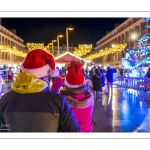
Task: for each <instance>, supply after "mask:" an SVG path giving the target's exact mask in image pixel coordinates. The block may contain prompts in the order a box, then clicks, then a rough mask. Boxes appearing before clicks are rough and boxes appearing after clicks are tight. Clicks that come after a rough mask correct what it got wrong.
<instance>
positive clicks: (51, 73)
mask: <svg viewBox="0 0 150 150" xmlns="http://www.w3.org/2000/svg"><path fill="white" fill-rule="evenodd" d="M49 75H50V76H51V77H57V76H59V70H58V69H54V70H50V73H49Z"/></svg>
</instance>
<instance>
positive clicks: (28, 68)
mask: <svg viewBox="0 0 150 150" xmlns="http://www.w3.org/2000/svg"><path fill="white" fill-rule="evenodd" d="M21 69H22V72H29V73H31V74H33V75H35V76H37V77H38V78H41V77H44V76H47V75H48V74H50V76H51V77H56V76H58V75H59V70H58V69H55V61H54V57H53V55H51V54H49V53H47V52H46V51H44V50H42V49H35V50H32V51H30V52H29V53H28V54H27V56H26V58H25V60H24V61H23V62H22V64H21Z"/></svg>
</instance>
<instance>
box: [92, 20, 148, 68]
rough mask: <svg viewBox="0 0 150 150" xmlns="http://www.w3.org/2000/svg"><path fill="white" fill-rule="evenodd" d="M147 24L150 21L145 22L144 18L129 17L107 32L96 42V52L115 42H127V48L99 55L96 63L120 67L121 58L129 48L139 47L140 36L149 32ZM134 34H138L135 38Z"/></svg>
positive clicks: (109, 46)
mask: <svg viewBox="0 0 150 150" xmlns="http://www.w3.org/2000/svg"><path fill="white" fill-rule="evenodd" d="M146 25H148V22H145V21H144V19H143V18H128V19H127V20H126V21H124V22H123V23H121V24H120V25H118V26H115V29H114V30H112V31H111V32H109V33H107V34H106V35H105V36H104V37H103V38H101V39H100V40H99V41H98V42H97V43H96V47H95V52H98V51H100V50H103V49H105V48H106V47H107V48H111V47H112V45H113V44H124V43H127V46H126V48H125V50H123V51H118V52H115V53H114V54H108V55H105V56H103V57H99V58H97V59H95V60H94V64H95V65H99V64H101V65H105V66H108V65H110V66H116V67H120V66H121V65H122V64H121V59H122V58H123V57H125V55H126V52H127V49H128V48H131V49H136V48H138V47H137V40H138V38H139V37H141V36H143V35H146V34H147V33H148V32H149V29H146V28H145V26H146ZM133 35H136V37H134V39H133V37H132V36H133ZM147 42H148V41H147ZM145 43H146V42H145Z"/></svg>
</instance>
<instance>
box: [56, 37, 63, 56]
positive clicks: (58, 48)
mask: <svg viewBox="0 0 150 150" xmlns="http://www.w3.org/2000/svg"><path fill="white" fill-rule="evenodd" d="M59 37H63V35H57V46H58V51H57V56H59Z"/></svg>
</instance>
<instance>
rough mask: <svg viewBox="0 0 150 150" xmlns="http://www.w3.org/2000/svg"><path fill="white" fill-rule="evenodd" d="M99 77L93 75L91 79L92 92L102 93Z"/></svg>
mask: <svg viewBox="0 0 150 150" xmlns="http://www.w3.org/2000/svg"><path fill="white" fill-rule="evenodd" d="M101 82H102V81H101V76H100V75H98V74H96V73H95V74H94V75H93V77H92V84H93V90H94V91H101V92H102V83H101Z"/></svg>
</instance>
